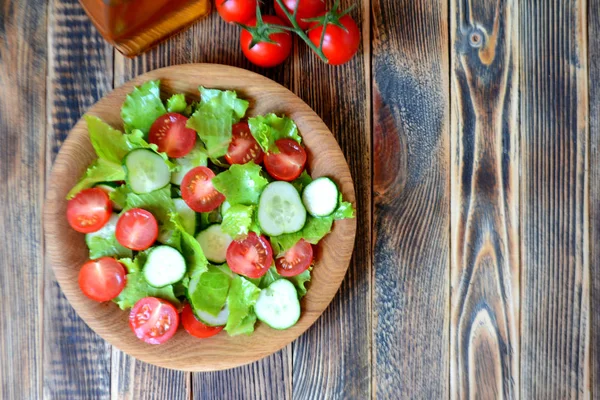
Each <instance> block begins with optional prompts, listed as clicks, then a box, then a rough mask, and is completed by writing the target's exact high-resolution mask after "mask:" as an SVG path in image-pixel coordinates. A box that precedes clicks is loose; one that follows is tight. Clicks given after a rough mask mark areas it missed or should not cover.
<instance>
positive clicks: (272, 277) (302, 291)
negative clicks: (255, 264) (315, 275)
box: [258, 267, 312, 298]
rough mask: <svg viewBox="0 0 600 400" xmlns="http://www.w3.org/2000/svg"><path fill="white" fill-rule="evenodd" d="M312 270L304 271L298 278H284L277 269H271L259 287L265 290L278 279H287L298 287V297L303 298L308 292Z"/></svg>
mask: <svg viewBox="0 0 600 400" xmlns="http://www.w3.org/2000/svg"><path fill="white" fill-rule="evenodd" d="M311 269H312V268H309V269H307V270H306V271H304V272H302V273H301V274H298V275H296V276H292V277H289V278H284V277H282V276H281V275H279V273H278V272H277V269H276V268H275V267H271V268H269V270H268V271H267V273H266V274H265V275H263V277H262V278H261V280H260V282H259V284H258V287H259V288H261V289H264V288H266V287H267V286H269V285H270V284H271V283H273V282H275V281H276V280H278V279H287V280H288V281H290V282H292V283H293V284H294V286H295V287H296V291H297V292H298V297H299V298H302V297H303V296H304V295H306V290H307V289H306V284H307V283H308V282H310V278H311V277H310V271H311Z"/></svg>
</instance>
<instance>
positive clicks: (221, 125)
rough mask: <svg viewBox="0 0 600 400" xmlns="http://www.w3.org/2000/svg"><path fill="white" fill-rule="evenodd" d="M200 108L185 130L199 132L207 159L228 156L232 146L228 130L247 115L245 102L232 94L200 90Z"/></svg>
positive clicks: (224, 91) (222, 91)
mask: <svg viewBox="0 0 600 400" xmlns="http://www.w3.org/2000/svg"><path fill="white" fill-rule="evenodd" d="M199 90H200V104H198V106H197V109H196V111H195V112H194V113H193V114H192V116H191V117H190V119H189V120H188V122H187V127H188V128H191V129H194V130H195V131H196V132H198V135H199V136H200V139H202V142H204V145H205V146H206V151H207V154H208V156H209V157H210V158H215V159H216V158H219V157H222V156H224V155H225V154H226V153H227V149H228V148H229V143H230V142H231V126H232V125H233V124H234V123H236V122H238V121H239V120H240V119H241V118H243V117H244V115H245V114H246V110H247V109H248V104H249V103H248V102H247V101H246V100H242V99H238V98H237V93H236V92H234V91H231V90H218V89H206V88H204V87H200V88H199Z"/></svg>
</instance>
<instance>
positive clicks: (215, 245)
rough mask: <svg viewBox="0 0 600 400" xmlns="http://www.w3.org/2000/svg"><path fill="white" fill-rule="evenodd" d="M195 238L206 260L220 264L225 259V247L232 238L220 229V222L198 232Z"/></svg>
mask: <svg viewBox="0 0 600 400" xmlns="http://www.w3.org/2000/svg"><path fill="white" fill-rule="evenodd" d="M196 240H197V241H198V243H200V247H202V251H203V252H204V255H205V256H206V259H207V260H208V261H210V262H212V263H215V264H221V263H224V262H225V260H226V255H227V248H228V247H229V244H231V242H232V241H233V238H232V237H231V236H229V235H228V234H226V233H225V232H223V231H222V230H221V224H214V225H211V226H209V227H208V228H207V229H205V230H203V231H202V232H200V233H199V234H198V236H196Z"/></svg>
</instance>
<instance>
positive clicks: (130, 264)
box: [119, 256, 145, 274]
mask: <svg viewBox="0 0 600 400" xmlns="http://www.w3.org/2000/svg"><path fill="white" fill-rule="evenodd" d="M140 259H141V258H140V257H139V256H138V257H136V258H135V259H132V258H131V257H127V258H120V259H119V262H120V263H121V264H123V265H124V266H125V269H126V270H127V273H128V274H133V273H135V272H140V271H141V270H142V267H143V265H140ZM144 262H145V257H144Z"/></svg>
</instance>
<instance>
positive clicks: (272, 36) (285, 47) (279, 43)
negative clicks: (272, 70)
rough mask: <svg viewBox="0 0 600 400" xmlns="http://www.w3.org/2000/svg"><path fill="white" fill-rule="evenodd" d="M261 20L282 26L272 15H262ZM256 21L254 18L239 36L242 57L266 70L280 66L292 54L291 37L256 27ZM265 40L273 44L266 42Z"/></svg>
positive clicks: (283, 33) (271, 29)
mask: <svg viewBox="0 0 600 400" xmlns="http://www.w3.org/2000/svg"><path fill="white" fill-rule="evenodd" d="M262 20H263V22H266V23H268V24H276V25H284V23H283V21H282V20H281V19H280V18H279V17H276V16H274V15H263V16H262ZM256 21H257V20H256V18H254V19H252V20H251V21H249V22H248V23H247V27H246V29H244V30H242V34H241V35H240V46H241V48H242V51H243V52H244V55H245V56H246V58H248V60H250V61H251V62H252V63H254V64H256V65H258V66H260V67H265V68H268V67H274V66H276V65H279V64H281V63H282V62H283V61H285V59H286V58H288V56H289V55H290V53H291V52H292V35H291V34H290V33H289V32H286V31H281V30H274V29H273V28H272V27H269V26H267V25H262V24H258V25H257V23H256ZM267 39H269V40H271V41H273V42H274V43H269V42H267V41H266V40H267ZM253 42H254V43H253Z"/></svg>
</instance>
